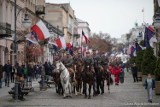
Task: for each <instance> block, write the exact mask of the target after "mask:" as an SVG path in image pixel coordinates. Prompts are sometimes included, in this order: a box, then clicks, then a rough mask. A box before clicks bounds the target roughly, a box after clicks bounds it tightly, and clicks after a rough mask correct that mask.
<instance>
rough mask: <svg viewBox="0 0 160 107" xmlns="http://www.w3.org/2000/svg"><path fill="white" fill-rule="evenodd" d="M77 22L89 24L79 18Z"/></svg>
mask: <svg viewBox="0 0 160 107" xmlns="http://www.w3.org/2000/svg"><path fill="white" fill-rule="evenodd" d="M77 21H78V23H87V24H88V22H87V21H84V20H81V19H78V18H77ZM88 25H89V24H88Z"/></svg>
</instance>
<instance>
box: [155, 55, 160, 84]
mask: <svg viewBox="0 0 160 107" xmlns="http://www.w3.org/2000/svg"><path fill="white" fill-rule="evenodd" d="M154 74H155V77H156V80H157V81H160V58H158V60H157V62H156V69H155V71H154Z"/></svg>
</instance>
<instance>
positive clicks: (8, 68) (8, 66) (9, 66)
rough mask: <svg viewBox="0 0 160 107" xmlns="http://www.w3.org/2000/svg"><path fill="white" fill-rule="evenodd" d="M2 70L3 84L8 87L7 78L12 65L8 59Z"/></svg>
mask: <svg viewBox="0 0 160 107" xmlns="http://www.w3.org/2000/svg"><path fill="white" fill-rule="evenodd" d="M4 71H5V86H8V87H9V79H10V75H11V72H12V66H11V64H10V63H9V60H8V62H7V64H5V65H4Z"/></svg>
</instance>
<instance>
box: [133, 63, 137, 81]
mask: <svg viewBox="0 0 160 107" xmlns="http://www.w3.org/2000/svg"><path fill="white" fill-rule="evenodd" d="M131 71H132V76H133V80H134V82H138V77H137V72H138V68H137V66H136V64H135V63H134V64H133V65H132V67H131Z"/></svg>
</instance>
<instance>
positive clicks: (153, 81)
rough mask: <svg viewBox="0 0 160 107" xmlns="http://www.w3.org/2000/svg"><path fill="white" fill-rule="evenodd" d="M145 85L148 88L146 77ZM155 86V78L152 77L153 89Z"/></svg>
mask: <svg viewBox="0 0 160 107" xmlns="http://www.w3.org/2000/svg"><path fill="white" fill-rule="evenodd" d="M144 86H145V89H147V88H148V83H147V79H145V81H144ZM154 88H155V80H153V79H152V89H154Z"/></svg>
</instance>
